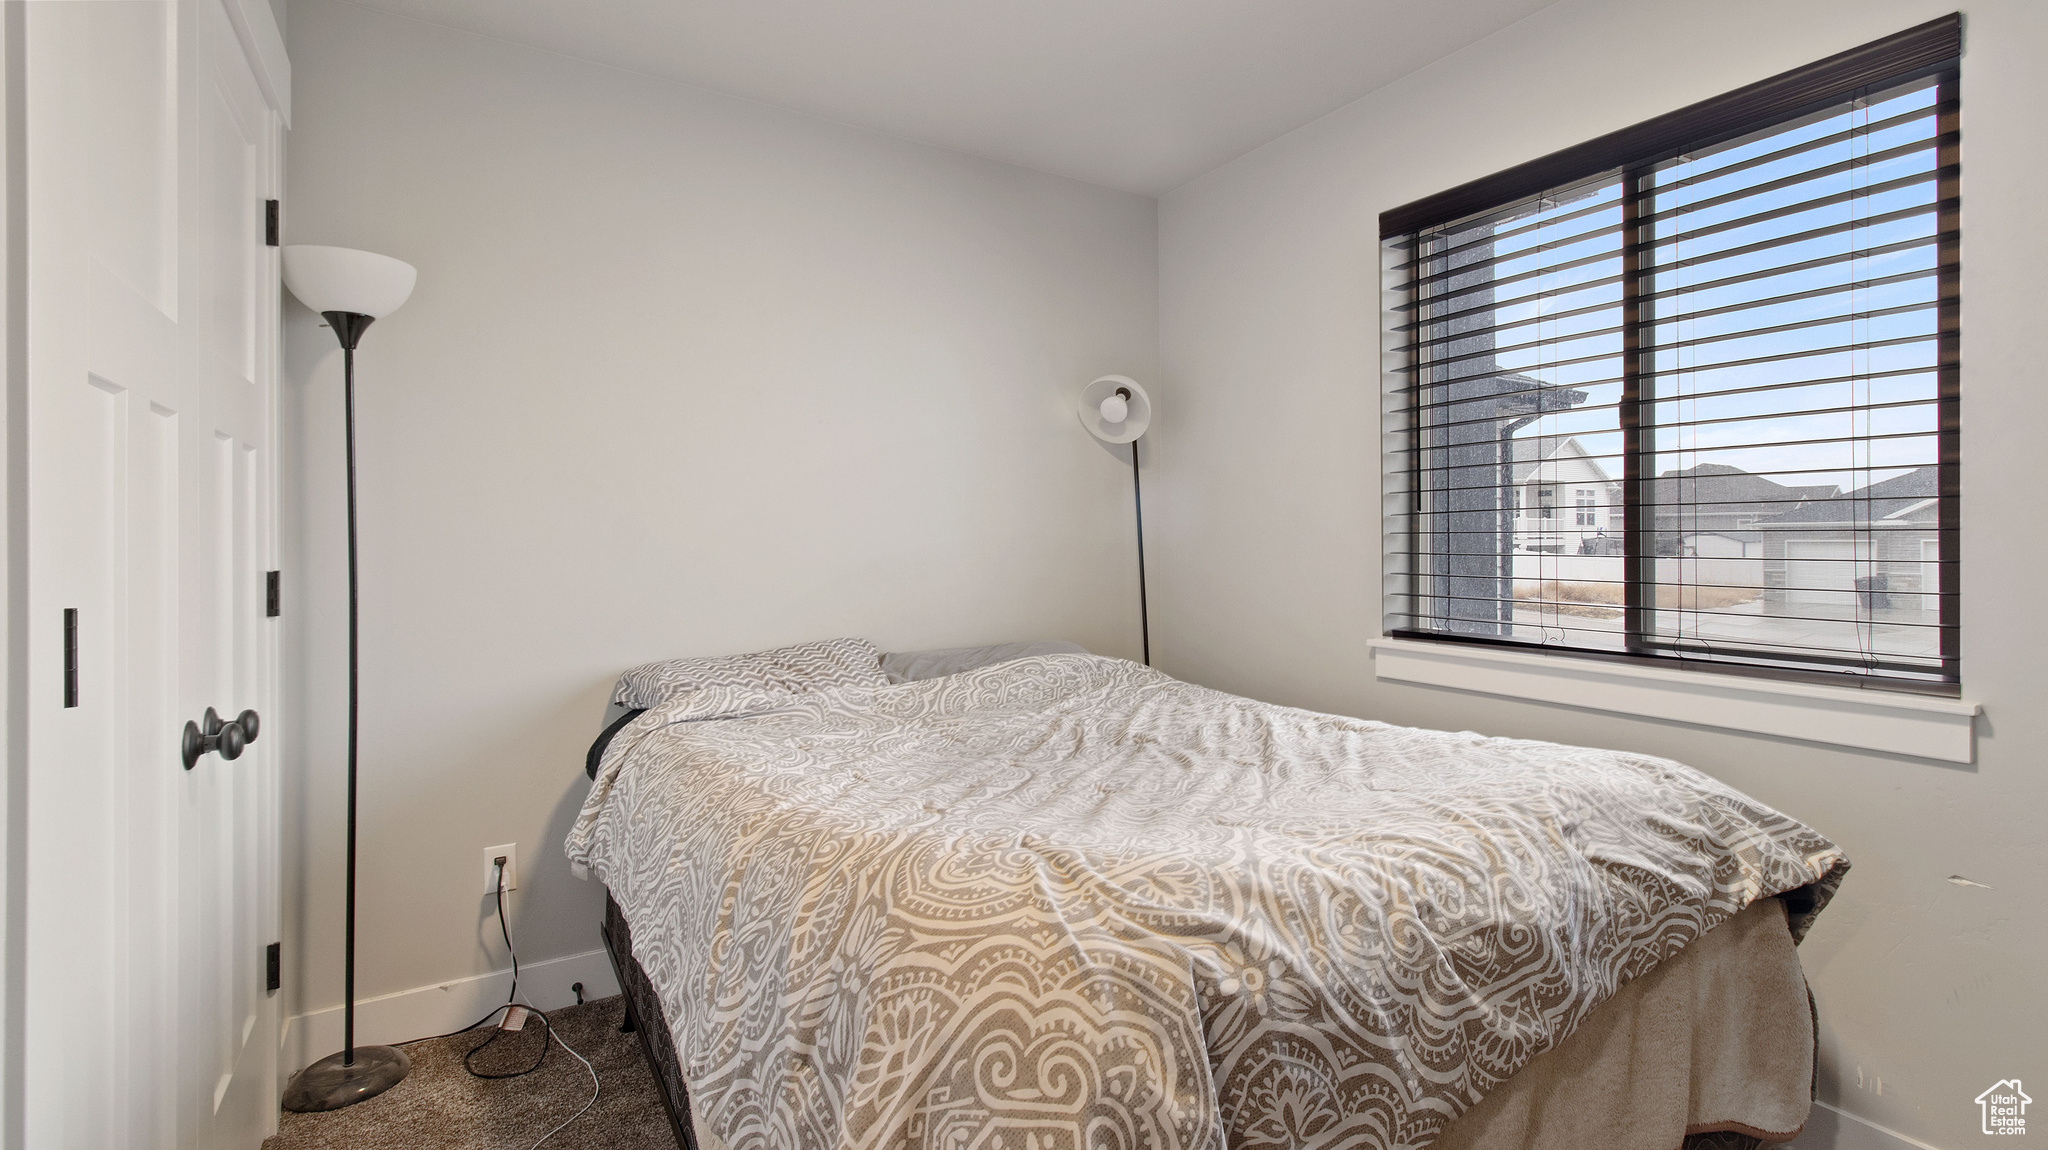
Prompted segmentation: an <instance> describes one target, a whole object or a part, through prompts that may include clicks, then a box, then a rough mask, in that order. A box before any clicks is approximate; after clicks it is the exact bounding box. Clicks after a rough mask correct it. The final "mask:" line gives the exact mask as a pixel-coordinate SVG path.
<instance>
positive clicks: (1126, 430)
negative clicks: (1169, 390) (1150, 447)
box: [1077, 375, 1152, 443]
mask: <svg viewBox="0 0 2048 1150" xmlns="http://www.w3.org/2000/svg"><path fill="white" fill-rule="evenodd" d="M1118 388H1123V389H1125V390H1127V391H1129V392H1130V393H1131V395H1130V398H1129V399H1127V400H1125V401H1124V409H1125V410H1124V417H1123V419H1122V420H1121V421H1120V422H1116V423H1111V422H1110V421H1109V420H1108V419H1106V418H1104V416H1103V411H1102V401H1103V400H1105V399H1108V398H1109V397H1110V396H1113V395H1115V394H1116V392H1117V389H1118ZM1114 407H1115V405H1114V404H1112V405H1111V408H1112V410H1114ZM1077 413H1078V414H1079V415H1080V417H1081V426H1082V427H1085V428H1087V429H1088V434H1090V435H1092V436H1094V437H1095V438H1097V439H1099V440H1101V441H1102V442H1104V443H1132V442H1135V441H1136V440H1137V438H1138V437H1139V436H1141V435H1143V434H1145V429H1146V428H1148V427H1150V426H1152V398H1151V397H1150V396H1148V395H1146V394H1145V389H1144V388H1142V387H1139V386H1138V381H1137V380H1135V379H1132V378H1131V377H1130V376H1127V375H1105V376H1103V377H1102V378H1101V379H1098V380H1096V381H1095V382H1093V383H1091V384H1089V385H1088V386H1087V387H1084V388H1082V389H1081V402H1080V404H1079V405H1078V407H1077Z"/></svg>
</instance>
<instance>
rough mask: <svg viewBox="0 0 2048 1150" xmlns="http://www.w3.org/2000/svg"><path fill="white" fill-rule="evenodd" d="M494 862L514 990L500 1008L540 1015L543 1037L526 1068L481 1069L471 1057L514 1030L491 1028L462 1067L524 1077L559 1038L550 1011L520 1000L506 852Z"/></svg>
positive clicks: (485, 1075) (500, 919) (496, 894)
mask: <svg viewBox="0 0 2048 1150" xmlns="http://www.w3.org/2000/svg"><path fill="white" fill-rule="evenodd" d="M491 862H492V863H493V864H494V865H495V866H496V867H497V874H498V880H497V882H495V883H493V884H492V887H493V895H494V897H495V898H496V899H497V901H498V933H499V934H500V935H501V936H503V937H504V939H505V953H507V954H509V955H511V956H512V992H511V993H510V994H508V995H506V996H505V1005H504V1006H501V1007H499V1008H498V1009H499V1010H503V1011H506V1012H507V1017H510V1012H511V1011H513V1010H524V1011H526V1012H527V1013H528V1014H529V1015H530V1016H532V1017H534V1018H538V1019H540V1026H541V1031H542V1034H541V1039H540V1057H538V1058H536V1059H534V1060H533V1065H532V1066H529V1067H527V1068H526V1069H524V1070H512V1071H508V1072H506V1073H504V1074H491V1073H487V1072H485V1071H482V1070H478V1069H477V1068H476V1064H475V1063H474V1062H471V1061H470V1060H471V1059H473V1058H475V1057H476V1056H477V1055H478V1054H480V1053H482V1052H483V1050H484V1048H485V1047H487V1046H489V1045H490V1044H491V1043H493V1042H496V1041H497V1040H498V1039H500V1038H503V1037H504V1036H505V1035H507V1034H509V1033H511V1032H510V1031H509V1030H507V1029H506V1028H505V1027H503V1026H498V1027H494V1028H492V1030H491V1035H490V1037H489V1038H486V1039H484V1040H483V1041H482V1042H479V1043H477V1044H476V1045H475V1046H472V1047H470V1048H469V1053H467V1054H465V1055H463V1056H462V1068H463V1069H464V1070H467V1071H469V1073H470V1077H472V1078H489V1079H500V1078H524V1077H525V1076H527V1075H529V1074H531V1073H533V1072H534V1071H536V1070H539V1069H540V1068H541V1066H542V1065H543V1064H544V1063H546V1062H547V1060H548V1047H550V1046H552V1045H554V1043H555V1041H556V1039H555V1027H554V1024H553V1023H551V1022H549V1021H548V1016H547V1015H545V1014H543V1013H541V1012H540V1011H538V1010H535V1009H534V1008H533V1007H531V1006H527V1005H525V1004H523V1003H521V1002H520V1001H519V948H518V947H516V946H513V945H512V926H511V923H509V922H508V921H507V920H506V918H505V856H504V855H499V856H498V857H497V858H495V859H492V860H491ZM496 1013H497V1011H496V1010H494V1011H492V1012H491V1014H496ZM490 1017H491V1015H490V1014H487V1015H485V1016H484V1018H485V1019H489V1018H490ZM479 1025H481V1024H479Z"/></svg>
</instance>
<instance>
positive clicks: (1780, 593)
mask: <svg viewBox="0 0 2048 1150" xmlns="http://www.w3.org/2000/svg"><path fill="white" fill-rule="evenodd" d="M1960 49H1961V26H1960V21H1959V19H1957V18H1955V17H1950V18H1947V19H1945V20H1941V21H1935V22H1933V23H1932V24H1929V25H1926V26H1923V27H1921V28H1917V29H1913V30H1910V31H1908V32H1906V33H1902V34H1900V35H1899V36H1895V37H1891V38H1889V39H1888V40H1885V41H1879V42H1878V43H1876V44H1872V45H1866V46H1864V47H1863V48H1859V49H1856V50H1855V51H1853V52H1849V53H1844V54H1842V55H1841V56H1838V57H1834V58H1831V59H1830V60H1827V61H1822V62H1821V63H1819V64H1816V65H1814V66H1813V67H1812V68H1809V69H1802V70H1800V71H1797V72H1793V73H1787V74H1786V75H1784V76H1780V77H1774V78H1773V79H1771V80H1768V81H1764V82H1763V83H1762V84H1759V85H1754V86H1752V87H1751V88H1747V89H1743V90H1742V91H1740V92H1736V93H1731V94H1730V95H1729V96H1727V97H1724V98H1722V99H1721V100H1718V101H1708V102H1706V103H1705V104H1702V105H1697V106H1695V107H1693V108H1688V109H1684V110H1682V111H1681V112H1678V113H1674V114H1673V116H1671V117H1666V118H1664V119H1663V120H1660V121H1652V122H1650V123H1649V124H1645V125H1639V126H1638V127H1637V128H1635V129H1631V130H1628V131H1624V132H1621V133H1616V134H1615V135H1613V136H1609V137H1604V138H1603V139H1602V140H1600V141H1595V142H1594V144H1595V146H1592V147H1589V148H1587V149H1576V150H1572V151H1570V152H1567V153H1560V154H1559V156H1560V157H1567V158H1569V157H1571V156H1573V155H1576V156H1577V161H1576V162H1577V163H1578V164H1579V166H1580V167H1581V168H1583V169H1584V170H1579V171H1573V170H1571V168H1570V167H1569V166H1568V165H1566V164H1564V163H1562V162H1561V161H1560V159H1559V157H1546V158H1545V159H1544V160H1542V161H1537V162H1535V163H1533V164H1531V165H1525V168H1524V169H1518V170H1516V171H1514V172H1509V173H1503V174H1502V175H1501V176H1499V177H1491V178H1489V180H1483V181H1477V182H1475V184H1472V185H1467V186H1465V187H1463V188H1460V189H1453V191H1452V192H1449V193H1445V195H1444V196H1443V197H1438V198H1436V199H1435V200H1434V201H1421V202H1419V203H1418V204H1414V205H1407V206H1405V207H1403V208H1401V209H1396V210H1395V211H1394V212H1390V213H1388V216H1387V217H1383V231H1386V232H1387V234H1386V235H1385V237H1384V239H1383V247H1382V261H1383V275H1384V277H1385V280H1386V285H1387V287H1388V288H1389V291H1390V295H1389V299H1390V301H1391V302H1390V303H1389V304H1388V305H1387V310H1386V312H1385V316H1384V327H1385V336H1384V340H1385V343H1384V346H1385V350H1386V351H1387V353H1388V361H1389V365H1390V366H1389V371H1388V372H1387V375H1386V387H1385V393H1386V404H1385V407H1384V413H1383V415H1384V419H1383V428H1384V430H1385V433H1386V434H1385V439H1384V442H1383V455H1384V458H1385V461H1386V484H1385V491H1386V498H1387V504H1386V507H1385V516H1384V519H1385V525H1386V532H1387V534H1386V538H1385V541H1384V554H1385V556H1386V568H1385V573H1384V576H1385V577H1384V584H1383V594H1384V602H1385V615H1386V618H1385V626H1386V630H1387V631H1388V633H1390V634H1394V635H1402V636H1408V637H1422V638H1438V639H1452V640H1462V641H1471V642H1490V643H1501V644H1517V645H1536V646H1543V647H1548V648H1559V649H1567V650H1572V651H1579V652H1586V653H1592V654H1600V655H1607V656H1612V657H1619V658H1639V659H1657V660H1676V661H1684V662H1692V663H1700V664H1705V665H1710V666H1713V667H1717V668H1723V669H1730V670H1744V671H1749V672H1752V673H1765V674H1780V675H1793V676H1798V677H1813V676H1828V677H1836V676H1845V675H1853V676H1861V677H1863V678H1864V679H1866V680H1876V681H1881V682H1882V683H1883V684H1884V685H1889V686H1897V687H1903V688H1909V689H1911V688H1919V689H1930V690H1949V689H1953V685H1954V684H1955V683H1957V682H1958V679H1959V666H1960V663H1959V653H1958V649H1957V621H1958V617H1959V612H1958V609H1957V606H1958V604H1957V591H1958V588H1959V585H1960V584H1959V580H1958V578H1957V545H1956V543H1957V541H1956V524H1957V489H1958V484H1957V466H1958V461H1957V435H1956V426H1957V424H1956V418H1957V405H1958V396H1957V382H1958V343H1959V333H1958V330H1957V316H1958V310H1959V309H1958V306H1957V304H1958V297H1957V285H1958V281H1959V276H1958V263H1957V256H1958V233H1957V216H1958V192H1957V184H1958V179H1959V133H1958V126H1957V125H1958V106H1957V59H1958V57H1959V54H1960ZM1674 124H1677V125H1678V126H1680V127H1682V128H1683V129H1684V131H1685V133H1686V134H1685V135H1683V136H1675V135H1674V131H1675V129H1674ZM1537 178H1542V179H1546V180H1550V181H1552V182H1550V183H1547V184H1544V185H1543V186H1530V184H1529V181H1531V180H1533V179H1537ZM1488 193H1490V194H1493V195H1496V196H1499V197H1500V198H1498V199H1495V200H1493V201H1491V202H1482V201H1481V200H1480V198H1479V197H1480V196H1482V195H1484V194H1488ZM1432 205H1434V206H1432ZM1451 213H1455V214H1451ZM1390 221H1391V222H1392V223H1393V225H1394V226H1393V227H1391V228H1388V227H1387V226H1385V225H1387V224H1388V223H1389V222H1390Z"/></svg>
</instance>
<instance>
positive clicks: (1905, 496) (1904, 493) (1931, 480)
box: [1757, 467, 1941, 530]
mask: <svg viewBox="0 0 2048 1150" xmlns="http://www.w3.org/2000/svg"><path fill="white" fill-rule="evenodd" d="M1939 494H1941V480H1940V477H1939V475H1938V474H1937V472H1936V469H1935V468H1933V467H1921V468H1916V469H1914V470H1912V471H1908V472H1907V473H1905V474H1904V475H1895V476H1893V477H1892V478H1890V479H1886V480H1884V481H1882V482H1879V483H1873V484H1870V485H1869V486H1868V487H1859V488H1857V489H1856V490H1854V491H1847V492H1842V493H1840V494H1838V495H1836V496H1834V497H1833V498H1831V499H1816V500H1814V501H1813V502H1811V503H1806V504H1802V505H1800V506H1798V507H1795V508H1793V509H1792V510H1790V511H1787V512H1785V513H1784V514H1782V515H1775V516H1772V517H1771V518H1769V519H1764V520H1759V521H1758V523H1757V526H1758V527H1761V528H1764V529H1765V530H1769V529H1771V528H1773V527H1781V526H1789V525H1793V524H1798V525H1801V526H1810V525H1812V524H1815V523H1849V524H1856V525H1859V526H1863V525H1868V524H1870V523H1873V522H1876V521H1880V520H1884V519H1887V518H1890V517H1891V516H1893V515H1897V514H1899V513H1900V512H1907V513H1908V518H1906V519H1904V520H1903V521H1901V522H1902V523H1904V524H1911V525H1914V526H1925V525H1928V524H1931V523H1933V522H1934V521H1935V520H1936V519H1938V518H1939V514H1938V510H1937V508H1936V506H1935V505H1934V504H1932V503H1928V500H1930V499H1932V498H1934V497H1935V496H1937V495H1939ZM1915 504H1926V506H1925V507H1924V508H1921V509H1917V510H1916V509H1914V505H1915Z"/></svg>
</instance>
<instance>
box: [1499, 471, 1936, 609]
mask: <svg viewBox="0 0 2048 1150" xmlns="http://www.w3.org/2000/svg"><path fill="white" fill-rule="evenodd" d="M1513 443H1514V447H1513V453H1514V457H1513V468H1512V473H1511V474H1512V485H1511V487H1510V490H1509V503H1510V507H1509V521H1510V522H1511V523H1512V524H1513V527H1514V549H1515V551H1516V553H1517V554H1529V555H1573V556H1617V557H1618V556H1620V555H1621V554H1622V498H1621V484H1620V482H1619V481H1618V480H1616V479H1613V478H1611V477H1610V476H1609V475H1608V473H1607V470H1606V469H1605V468H1604V467H1602V466H1601V462H1602V461H1601V460H1600V459H1599V458H1598V457H1596V456H1594V455H1593V454H1592V453H1591V452H1588V451H1587V450H1586V449H1585V447H1584V445H1583V444H1581V443H1580V442H1579V440H1578V439H1577V438H1575V437H1572V436H1541V437H1531V438H1528V439H1516V440H1514V441H1513ZM1937 493H1938V488H1937V480H1936V475H1935V469H1934V468H1932V467H1923V468H1920V469H1919V470H1916V471H1911V472H1908V473H1906V474H1904V475H1899V476H1895V477H1893V478H1891V479H1886V480H1883V481H1880V482H1877V483H1872V484H1870V485H1868V486H1866V487H1862V488H1858V489H1856V490H1854V491H1848V492H1844V491H1842V490H1841V489H1840V488H1839V487H1837V486H1835V485H1833V484H1826V485H1804V486H1801V485H1787V484H1782V483H1778V482H1776V481H1774V480H1772V479H1770V478H1768V477H1766V476H1762V475H1755V474H1752V473H1750V472H1747V471H1744V470H1742V469H1741V468H1738V467H1733V466H1730V465H1728V464H1725V463H1703V464H1700V465H1699V466H1697V467H1690V468H1687V469H1685V470H1683V471H1671V472H1666V473H1665V474H1663V475H1661V476H1658V477H1657V478H1655V479H1653V480H1651V481H1650V496H1649V505H1650V507H1651V509H1652V516H1653V518H1652V523H1653V528H1652V531H1653V538H1654V540H1655V544H1654V545H1655V548H1656V554H1657V556H1658V557H1659V558H1658V577H1659V578H1660V579H1669V580H1672V581H1675V582H1681V583H1685V584H1690V585H1711V586H1727V587H1757V588H1761V589H1762V596H1761V598H1762V602H1761V609H1762V611H1763V612H1764V613H1765V614H1769V615H1786V616H1797V617H1803V618H1809V619H1829V618H1861V619H1873V618H1875V619H1891V620H1894V621H1918V620H1922V619H1924V618H1926V617H1928V616H1933V615H1936V614H1938V612H1939V605H1940V599H1939V594H1940V591H1941V565H1940V554H1939V546H1940V544H1939V523H1940V512H1939V501H1938V499H1937V498H1936V496H1937ZM1532 561H1533V560H1532ZM1520 567H1521V564H1520V563H1519V562H1518V563H1517V574H1518V576H1521V577H1524V578H1527V579H1531V580H1535V579H1555V578H1558V577H1559V575H1558V574H1557V573H1556V572H1555V571H1554V570H1553V569H1551V568H1531V569H1530V572H1531V573H1529V574H1526V575H1524V573H1523V572H1521V570H1520ZM1572 577H1573V578H1583V579H1590V580H1593V581H1595V582H1600V581H1606V580H1608V579H1609V577H1607V576H1598V575H1594V574H1585V573H1582V574H1580V575H1576V576H1572ZM1619 578H1620V573H1619V571H1618V570H1617V571H1616V572H1615V573H1614V574H1613V575H1612V576H1611V579H1615V580H1618V579H1619Z"/></svg>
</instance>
